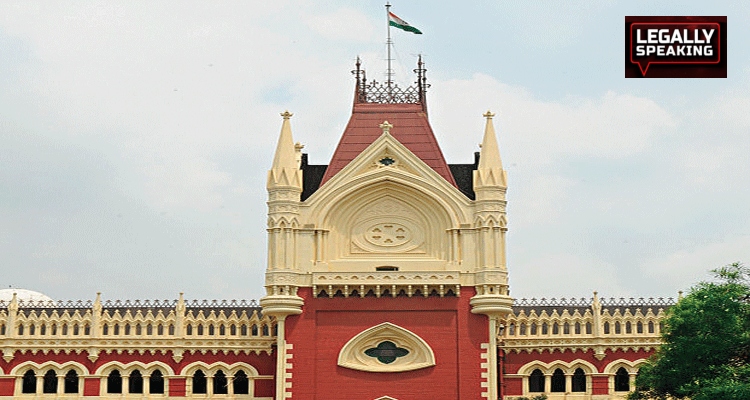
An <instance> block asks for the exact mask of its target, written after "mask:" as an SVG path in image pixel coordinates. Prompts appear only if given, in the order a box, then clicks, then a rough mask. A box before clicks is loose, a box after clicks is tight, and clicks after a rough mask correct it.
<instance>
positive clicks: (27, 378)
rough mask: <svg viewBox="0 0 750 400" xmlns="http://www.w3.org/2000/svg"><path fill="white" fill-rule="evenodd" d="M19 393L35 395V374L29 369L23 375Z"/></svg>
mask: <svg viewBox="0 0 750 400" xmlns="http://www.w3.org/2000/svg"><path fill="white" fill-rule="evenodd" d="M21 393H36V374H35V373H34V370H31V369H30V370H28V371H26V373H25V374H23V381H22V382H21Z"/></svg>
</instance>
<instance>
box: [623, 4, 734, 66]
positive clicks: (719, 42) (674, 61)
mask: <svg viewBox="0 0 750 400" xmlns="http://www.w3.org/2000/svg"><path fill="white" fill-rule="evenodd" d="M625 77H626V78H726V77H727V17H625Z"/></svg>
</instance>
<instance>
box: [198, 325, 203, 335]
mask: <svg viewBox="0 0 750 400" xmlns="http://www.w3.org/2000/svg"><path fill="white" fill-rule="evenodd" d="M201 335H203V325H198V336H201Z"/></svg>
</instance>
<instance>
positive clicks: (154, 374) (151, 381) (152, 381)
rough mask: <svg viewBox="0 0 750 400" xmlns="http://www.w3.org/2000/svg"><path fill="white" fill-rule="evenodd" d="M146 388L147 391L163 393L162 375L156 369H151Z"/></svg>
mask: <svg viewBox="0 0 750 400" xmlns="http://www.w3.org/2000/svg"><path fill="white" fill-rule="evenodd" d="M148 388H149V393H154V394H163V393H164V375H163V374H162V373H161V371H159V370H158V369H155V370H153V371H151V376H150V377H149V378H148Z"/></svg>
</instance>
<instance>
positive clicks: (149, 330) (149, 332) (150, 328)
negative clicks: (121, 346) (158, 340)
mask: <svg viewBox="0 0 750 400" xmlns="http://www.w3.org/2000/svg"><path fill="white" fill-rule="evenodd" d="M153 334H154V326H153V325H151V324H148V325H146V335H148V336H151V335H153Z"/></svg>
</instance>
